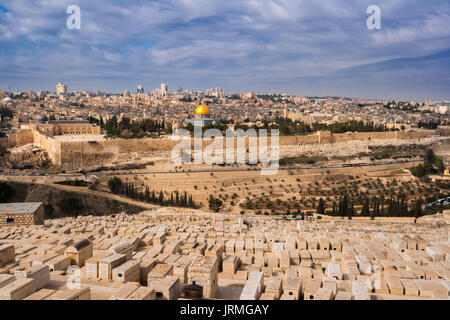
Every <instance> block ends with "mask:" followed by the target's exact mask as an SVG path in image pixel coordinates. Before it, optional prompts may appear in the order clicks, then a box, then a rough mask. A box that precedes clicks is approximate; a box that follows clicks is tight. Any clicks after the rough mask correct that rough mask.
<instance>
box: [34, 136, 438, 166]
mask: <svg viewBox="0 0 450 320" xmlns="http://www.w3.org/2000/svg"><path fill="white" fill-rule="evenodd" d="M433 134H435V131H433V130H426V131H418V132H401V131H400V132H348V133H342V134H331V133H330V132H317V133H314V134H309V135H302V136H282V137H279V143H280V146H298V145H311V144H324V143H339V142H346V141H352V140H362V141H363V140H365V141H367V140H385V139H386V140H387V139H395V138H396V137H397V139H414V138H423V137H427V136H430V135H433ZM33 140H34V144H36V145H38V146H40V147H41V148H43V149H44V150H46V151H47V153H48V155H49V158H50V159H51V160H52V162H53V164H54V165H56V166H58V167H61V168H62V169H64V170H77V169H80V168H86V167H92V166H102V165H108V164H111V163H112V162H114V161H117V160H118V159H119V157H120V156H121V155H131V154H136V156H139V155H142V154H145V153H148V152H157V151H161V152H162V153H165V152H170V151H171V150H172V149H173V148H174V147H175V146H176V145H177V144H178V143H180V141H172V140H171V139H107V140H98V141H59V140H57V139H55V138H53V137H51V136H47V135H44V134H41V133H39V132H36V131H35V132H34V139H33ZM207 144H209V142H206V143H204V146H205V145H207ZM268 145H270V138H269V139H268ZM224 147H225V143H224ZM246 147H247V148H248V142H247V143H246Z"/></svg>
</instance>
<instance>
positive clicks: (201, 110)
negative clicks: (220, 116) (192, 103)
mask: <svg viewBox="0 0 450 320" xmlns="http://www.w3.org/2000/svg"><path fill="white" fill-rule="evenodd" d="M195 114H211V111H209V108H208V106H205V105H204V104H201V105H199V106H198V107H197V108H196V109H195Z"/></svg>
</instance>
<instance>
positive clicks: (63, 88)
mask: <svg viewBox="0 0 450 320" xmlns="http://www.w3.org/2000/svg"><path fill="white" fill-rule="evenodd" d="M56 94H58V95H62V96H63V95H66V94H67V85H65V84H62V83H61V82H60V83H58V84H57V85H56Z"/></svg>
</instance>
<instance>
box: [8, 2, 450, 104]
mask: <svg viewBox="0 0 450 320" xmlns="http://www.w3.org/2000/svg"><path fill="white" fill-rule="evenodd" d="M70 5H77V6H79V7H80V10H81V29H79V30H77V29H72V30H71V29H69V28H67V26H66V21H67V19H68V18H69V16H70V14H67V13H66V9H67V7H69V6H70ZM370 5H377V6H379V8H380V13H381V29H379V30H369V29H368V28H367V23H366V21H367V19H368V18H369V17H370V14H368V13H367V8H368V7H369V6H370ZM59 81H61V82H63V83H65V84H68V86H69V91H77V90H100V91H105V92H122V91H123V90H129V91H133V92H134V91H135V90H136V87H137V85H139V84H141V85H142V86H143V87H144V89H145V90H146V91H152V90H153V89H154V88H158V87H159V86H160V83H162V82H164V83H168V84H169V90H170V91H175V90H176V89H177V88H178V86H181V87H182V88H183V89H189V90H191V89H195V90H205V89H208V88H215V87H222V88H223V89H226V90H228V91H229V92H248V91H252V92H257V93H268V92H278V93H287V94H293V95H300V96H327V95H329V96H345V97H360V98H371V99H398V100H408V101H409V100H413V101H424V100H434V101H438V100H450V89H449V88H450V1H448V0H430V1H423V0H339V1H338V0H164V1H152V0H146V1H144V0H95V1H93V0H0V90H1V89H3V90H8V88H9V86H11V88H12V89H11V90H12V91H23V90H49V91H55V85H56V83H58V82H59Z"/></svg>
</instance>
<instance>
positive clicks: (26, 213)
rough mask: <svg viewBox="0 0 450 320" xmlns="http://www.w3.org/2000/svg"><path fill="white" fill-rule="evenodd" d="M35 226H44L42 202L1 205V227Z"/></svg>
mask: <svg viewBox="0 0 450 320" xmlns="http://www.w3.org/2000/svg"><path fill="white" fill-rule="evenodd" d="M34 224H41V225H42V224H44V204H43V203H42V202H21V203H0V227H1V226H29V225H34Z"/></svg>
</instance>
